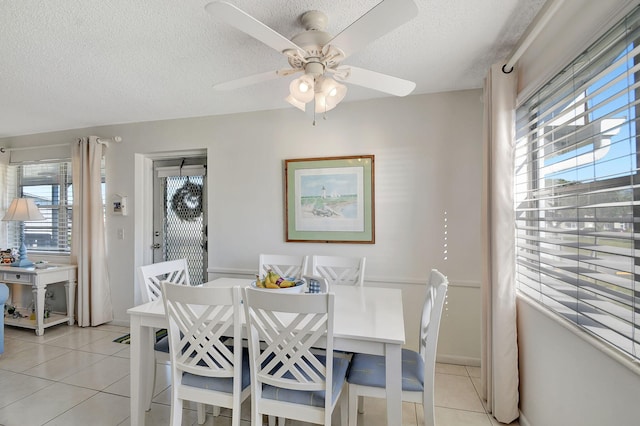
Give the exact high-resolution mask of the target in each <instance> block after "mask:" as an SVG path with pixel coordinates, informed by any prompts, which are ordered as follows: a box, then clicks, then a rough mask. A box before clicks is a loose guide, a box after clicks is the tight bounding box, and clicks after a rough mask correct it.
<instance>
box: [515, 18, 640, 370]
mask: <svg viewBox="0 0 640 426" xmlns="http://www.w3.org/2000/svg"><path fill="white" fill-rule="evenodd" d="M639 19H640V13H639V12H638V10H635V11H634V12H632V13H631V14H630V15H629V16H628V17H627V18H625V19H624V20H623V21H622V22H621V23H619V24H618V25H616V26H615V27H614V28H613V29H611V30H610V31H609V32H608V33H607V34H605V35H604V36H603V37H602V38H601V39H600V40H599V41H597V42H596V43H595V44H594V45H592V46H591V47H590V48H589V49H587V50H586V51H585V52H583V53H582V54H581V55H580V56H579V57H578V58H576V59H575V60H574V61H573V62H572V63H571V64H570V65H569V66H568V67H567V68H565V69H564V70H563V71H562V72H560V73H559V74H558V75H557V76H556V77H555V78H554V79H552V80H551V81H550V82H549V83H548V84H547V85H546V86H545V87H543V88H542V89H541V90H540V91H539V92H538V93H536V94H535V95H534V96H533V97H531V98H530V99H529V100H527V101H526V102H525V103H524V104H523V105H522V106H520V107H519V108H518V111H517V123H516V129H517V136H516V137H517V141H516V156H515V201H516V205H515V211H516V245H517V247H516V249H517V253H516V255H517V283H518V284H517V285H518V288H519V290H520V291H522V292H523V293H526V294H528V295H529V296H531V297H533V298H534V299H536V300H538V301H539V302H540V303H542V304H543V305H545V306H546V307H548V308H550V309H552V310H553V311H555V312H557V313H558V314H560V315H562V316H563V317H565V318H567V319H568V320H570V321H572V322H573V323H575V324H577V325H579V326H580V327H582V328H583V329H584V330H586V331H588V332H590V333H592V334H593V335H595V336H598V337H599V338H601V339H603V340H604V341H606V342H609V343H610V344H612V345H614V346H615V347H617V348H619V349H620V350H622V351H623V352H625V353H627V354H628V355H631V356H632V357H634V358H636V359H637V358H639V357H640V285H638V278H639V277H640V232H638V233H636V232H635V231H636V227H638V226H640V178H639V177H638V153H639V152H640V150H639V149H638V148H639V140H638V117H639V114H638V112H639V111H638V99H639V98H640V96H638V95H639V94H640V92H638V89H639V88H640V78H639V77H640V73H639V71H640V29H639V25H638V24H639ZM636 224H638V225H636Z"/></svg>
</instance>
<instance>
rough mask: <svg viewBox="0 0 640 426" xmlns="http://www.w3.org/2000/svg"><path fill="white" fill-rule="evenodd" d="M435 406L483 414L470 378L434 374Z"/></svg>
mask: <svg viewBox="0 0 640 426" xmlns="http://www.w3.org/2000/svg"><path fill="white" fill-rule="evenodd" d="M435 382H436V385H435V398H434V399H435V405H436V406H438V407H446V408H456V409H460V410H467V411H478V412H481V413H484V407H483V406H482V403H481V402H480V398H479V397H478V394H477V393H476V389H475V388H474V386H473V384H472V382H471V378H469V377H463V376H455V375H452V374H438V373H436V380H435Z"/></svg>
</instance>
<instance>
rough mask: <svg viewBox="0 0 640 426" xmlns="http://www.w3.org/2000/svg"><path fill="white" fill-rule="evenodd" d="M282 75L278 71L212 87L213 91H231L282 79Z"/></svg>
mask: <svg viewBox="0 0 640 426" xmlns="http://www.w3.org/2000/svg"><path fill="white" fill-rule="evenodd" d="M283 74H284V73H282V74H281V73H280V72H278V71H269V72H264V73H262V74H254V75H250V76H248V77H243V78H238V79H236V80H231V81H226V82H224V83H218V84H215V85H214V86H213V88H214V89H215V90H233V89H239V88H241V87H246V86H251V85H253V84H257V83H262V82H263V81H269V80H275V79H276V78H279V77H282V76H283Z"/></svg>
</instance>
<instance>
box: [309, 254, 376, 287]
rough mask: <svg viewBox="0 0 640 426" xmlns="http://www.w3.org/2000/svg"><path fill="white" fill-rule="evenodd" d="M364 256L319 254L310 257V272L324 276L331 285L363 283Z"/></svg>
mask: <svg viewBox="0 0 640 426" xmlns="http://www.w3.org/2000/svg"><path fill="white" fill-rule="evenodd" d="M365 262H366V258H365V257H343V256H320V255H313V256H312V257H311V274H312V275H319V276H321V277H324V278H326V279H327V281H328V282H329V288H331V286H333V285H345V284H346V285H363V283H364V267H365Z"/></svg>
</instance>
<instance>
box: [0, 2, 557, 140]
mask: <svg viewBox="0 0 640 426" xmlns="http://www.w3.org/2000/svg"><path fill="white" fill-rule="evenodd" d="M228 1H229V2H230V3H232V4H234V5H236V6H237V7H239V8H240V9H242V10H244V11H245V12H247V13H248V14H250V15H252V16H253V17H255V18H256V19H258V20H259V21H262V22H263V23H264V24H266V25H267V26H269V27H271V28H273V29H274V30H276V31H277V32H279V33H280V34H282V35H284V36H286V37H287V38H291V37H292V36H294V35H295V34H297V33H298V32H300V31H302V28H301V26H300V24H299V21H298V18H299V17H300V15H301V14H302V13H304V12H305V11H307V10H320V11H323V12H324V13H326V14H327V15H328V17H329V24H328V28H327V31H328V32H329V33H331V34H334V35H335V34H337V33H339V32H340V31H342V30H343V29H344V28H346V27H347V26H348V25H349V24H351V23H352V22H353V21H355V20H356V19H358V18H359V17H360V16H361V15H363V14H364V13H366V12H367V11H368V10H369V9H371V8H372V7H374V6H375V5H376V4H377V3H378V2H379V0H349V1H340V2H338V1H335V0H332V1H330V0H298V1H286V0H260V1H256V0H228ZM388 1H393V0H388ZM207 3H208V0H182V1H177V0H171V1H170V0H134V1H126V0H47V1H35V0H2V1H0V28H1V30H0V35H1V37H0V137H8V136H17V135H25V134H32V133H41V132H49V131H55V130H64V129H74V128H84V127H92V126H99V125H107V124H117V123H130V122H140V121H150V120H162V119H171V118H182V117H196V116H206V115H216V114H228V113H236V112H244V111H258V110H267V109H277V108H292V107H291V106H290V105H289V104H287V103H286V102H285V101H284V97H285V96H286V95H287V94H288V84H289V81H290V80H291V79H293V78H295V77H283V78H280V79H278V80H275V81H271V82H268V83H260V84H256V85H253V86H250V87H247V88H243V89H238V90H234V91H231V92H223V91H216V90H213V89H212V85H213V84H215V83H220V82H224V81H227V80H232V79H236V78H240V77H245V76H249V75H252V74H258V73H263V72H266V71H270V70H276V69H281V68H286V67H287V66H288V64H287V61H286V58H285V57H284V56H283V55H281V54H279V53H278V52H276V51H275V50H273V49H271V48H269V47H267V46H266V45H264V44H262V43H260V42H259V41H256V40H255V39H253V38H251V37H249V36H248V35H246V34H244V33H242V32H240V31H238V30H237V29H235V28H233V27H231V26H229V25H227V24H225V23H224V22H222V21H220V20H218V19H215V18H214V17H213V16H211V15H210V14H208V13H206V11H205V9H204V6H205V5H206V4H207ZM543 3H544V0H416V4H417V6H418V9H419V12H418V16H417V17H416V18H414V19H413V20H411V21H409V22H408V23H406V24H404V25H402V26H401V27H399V28H397V29H396V30H394V31H392V32H390V33H389V34H387V35H385V36H383V37H382V38H380V39H378V40H375V41H373V42H372V43H370V44H368V45H367V46H366V47H365V48H363V49H362V50H360V51H358V52H357V53H355V54H353V55H352V56H350V57H349V58H347V59H346V60H345V61H344V65H354V66H358V67H361V68H366V69H369V70H373V71H377V72H380V73H384V74H389V75H392V76H395V77H400V78H403V79H407V80H412V81H414V82H416V83H417V86H416V89H415V91H414V92H413V93H412V94H423V93H434V92H443V91H451V90H462V89H470V88H480V87H482V79H483V77H484V75H485V74H486V71H487V69H488V67H489V66H490V65H491V64H492V63H494V62H496V61H497V60H500V59H502V58H505V57H506V56H507V55H508V54H509V53H510V52H511V50H512V49H513V47H514V45H515V43H516V42H517V40H518V38H519V37H520V35H521V34H522V32H523V31H524V30H525V29H526V27H527V26H528V25H529V23H530V22H531V20H532V19H533V18H534V16H535V14H536V13H537V12H538V10H539V9H540V8H541V6H542V5H543ZM348 88H349V91H348V93H347V96H346V98H345V100H344V101H343V102H352V101H357V100H363V99H372V98H379V97H385V96H389V95H387V94H384V93H381V92H377V91H375V90H371V89H366V88H363V87H358V86H355V85H348ZM336 111H337V110H336ZM301 114H302V113H301Z"/></svg>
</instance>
